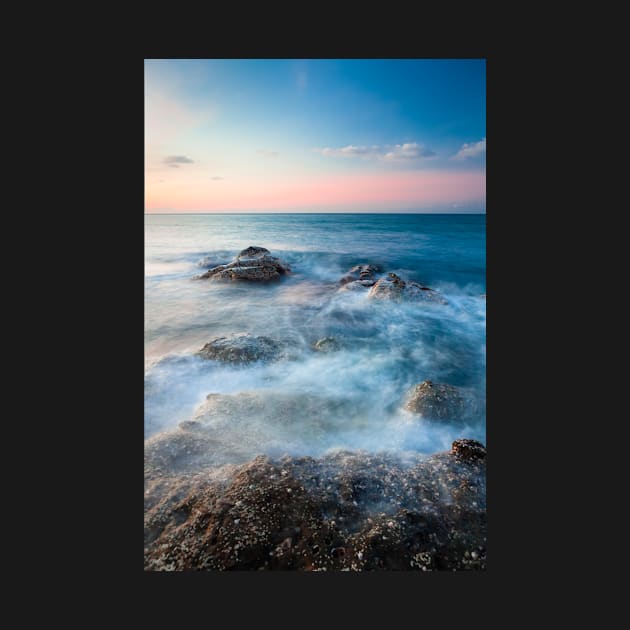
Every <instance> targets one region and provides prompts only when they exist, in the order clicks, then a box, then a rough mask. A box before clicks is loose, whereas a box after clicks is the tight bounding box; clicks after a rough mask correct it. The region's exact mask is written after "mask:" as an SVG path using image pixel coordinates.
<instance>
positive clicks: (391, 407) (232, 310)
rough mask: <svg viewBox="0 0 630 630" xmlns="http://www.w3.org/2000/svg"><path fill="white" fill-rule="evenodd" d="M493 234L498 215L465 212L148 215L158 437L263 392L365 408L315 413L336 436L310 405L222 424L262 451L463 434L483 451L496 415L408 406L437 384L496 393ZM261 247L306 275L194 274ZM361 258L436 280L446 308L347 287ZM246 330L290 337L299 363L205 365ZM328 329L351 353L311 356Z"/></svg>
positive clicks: (152, 399)
mask: <svg viewBox="0 0 630 630" xmlns="http://www.w3.org/2000/svg"><path fill="white" fill-rule="evenodd" d="M485 229H486V217H485V215H465V214H460V215H410V214H404V215H403V214H399V215H392V214H326V215H315V214H265V215H260V214H256V215H253V214H250V215H146V216H145V436H147V437H148V436H151V435H153V434H155V433H156V432H158V431H162V430H165V429H170V428H174V427H175V426H176V425H177V423H178V422H180V421H182V420H186V419H189V418H190V417H191V416H192V414H193V412H194V410H195V408H196V407H197V406H198V405H199V404H200V403H202V402H203V400H204V399H205V396H206V394H208V393H210V392H214V393H221V394H238V393H239V392H244V391H250V392H251V391H253V392H257V393H262V394H265V393H269V394H274V393H282V394H290V395H295V396H297V397H299V396H301V395H317V396H326V397H333V398H335V399H343V400H344V401H346V402H348V403H349V404H351V405H354V407H355V408H356V409H357V410H360V411H358V412H357V413H356V414H351V417H348V416H347V414H345V413H344V412H341V411H339V416H338V417H336V416H335V415H334V414H335V412H334V410H331V408H329V407H326V408H325V410H324V409H322V411H321V413H322V414H328V415H329V416H330V417H327V418H326V422H325V423H323V424H322V423H321V418H318V419H317V421H318V425H317V426H318V427H320V428H321V426H325V427H326V430H325V431H323V432H322V431H321V430H318V431H314V430H311V429H312V426H311V424H312V423H313V422H315V419H314V418H312V417H311V415H312V413H313V412H312V411H308V412H305V413H304V414H303V415H302V416H300V415H298V416H296V417H295V418H290V419H288V420H287V419H286V418H285V419H283V422H274V421H273V419H271V420H270V419H269V417H264V418H263V417H261V418H256V417H251V416H250V417H247V418H243V419H242V420H239V419H237V420H235V421H233V422H231V424H229V426H226V425H225V423H223V424H222V425H221V428H220V431H221V432H223V433H225V432H226V431H227V432H232V433H233V435H230V436H229V437H230V439H231V440H232V441H235V440H238V439H239V436H242V437H243V438H246V437H247V436H248V435H253V434H255V435H256V436H259V437H258V438H257V440H256V444H255V446H252V453H251V454H252V456H253V455H257V454H270V455H280V454H282V453H288V454H309V455H318V454H321V453H324V452H327V451H329V450H331V449H337V448H350V449H365V450H369V451H383V450H386V451H387V450H389V451H392V450H393V451H397V452H405V451H420V452H426V453H429V452H435V451H438V450H443V449H444V448H448V447H450V442H451V441H452V440H453V439H455V438H458V437H472V438H476V439H480V440H482V441H483V442H484V443H485V417H480V418H477V419H476V420H475V421H474V422H473V423H472V424H471V425H469V426H467V427H464V428H461V427H453V426H450V425H435V424H431V423H429V422H425V421H418V419H417V418H414V417H411V416H410V414H408V413H407V412H404V411H402V410H401V403H402V401H403V400H404V397H405V394H406V392H407V391H408V390H409V388H410V387H412V386H413V385H414V384H416V383H419V382H421V381H423V380H425V379H431V380H433V381H435V382H440V383H450V384H452V385H458V386H462V387H466V388H468V389H470V390H471V391H474V392H476V394H477V396H478V397H480V398H484V399H485V383H486V379H485V368H486V358H485V357H486V355H485V338H486V301H485V297H482V294H485V292H486V284H485V272H486V260H485ZM249 245H258V246H262V247H266V248H267V249H269V250H270V251H271V253H272V254H273V255H275V256H279V257H280V258H282V259H283V260H285V261H286V262H287V263H288V264H289V265H290V266H291V269H292V271H293V272H294V273H293V275H291V276H289V277H286V278H283V279H282V280H280V281H279V282H277V283H273V284H263V285H256V284H249V283H228V284H220V283H213V282H208V281H193V280H192V277H193V276H194V275H195V274H198V273H200V272H202V271H203V270H204V269H206V268H208V267H210V266H213V265H214V264H221V263H225V262H228V261H229V260H230V259H231V258H232V257H233V256H235V255H236V254H237V253H238V252H239V251H240V250H241V249H244V248H245V247H247V246H249ZM206 257H207V258H208V260H209V262H208V264H207V266H199V265H198V263H199V261H200V260H201V259H203V258H206ZM359 263H372V264H377V265H380V266H381V267H382V269H383V271H384V272H394V273H397V274H398V275H400V276H401V277H403V278H404V279H409V280H416V281H418V282H421V283H422V284H424V285H427V286H430V287H431V288H433V289H436V290H438V291H440V292H441V293H442V294H443V295H444V297H445V298H446V299H447V300H448V305H446V306H438V305H427V304H395V303H374V302H371V301H369V300H368V299H367V293H355V292H352V293H351V292H341V293H338V292H337V291H336V289H337V287H338V281H339V278H341V276H343V275H344V273H345V272H346V271H347V270H348V269H350V268H351V267H352V266H353V265H355V264H359ZM236 332H250V333H252V334H255V335H266V336H268V337H273V338H276V339H280V340H286V341H289V342H291V344H292V345H293V347H294V349H295V356H294V358H292V359H291V360H287V361H281V362H278V363H272V364H267V365H261V364H258V365H252V366H249V367H244V368H243V367H241V368H234V367H230V366H225V365H221V364H217V363H215V362H208V361H202V360H201V359H198V358H197V357H194V356H193V353H194V352H195V351H196V350H198V349H199V348H201V346H203V344H204V343H206V342H207V341H208V340H209V339H210V338H211V337H213V336H217V335H225V334H228V333H236ZM325 336H334V337H337V338H340V339H343V341H344V344H345V348H344V350H342V351H340V352H336V353H331V354H320V353H314V352H313V351H312V350H311V346H312V343H313V342H314V341H316V340H317V339H320V338H322V337H325ZM340 409H346V407H344V406H341V407H340ZM309 414H311V415H309ZM218 430H219V429H218Z"/></svg>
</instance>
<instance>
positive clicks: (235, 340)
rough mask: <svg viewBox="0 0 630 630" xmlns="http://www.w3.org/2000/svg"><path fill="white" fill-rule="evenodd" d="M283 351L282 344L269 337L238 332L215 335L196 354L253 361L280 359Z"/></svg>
mask: <svg viewBox="0 0 630 630" xmlns="http://www.w3.org/2000/svg"><path fill="white" fill-rule="evenodd" d="M281 353H282V346H281V345H280V344H279V343H278V342H276V341H274V340H273V339H270V338H269V337H255V336H253V335H250V334H249V333H236V334H232V335H229V336H227V337H214V338H213V339H211V340H210V341H209V342H208V343H206V344H205V345H204V347H203V348H201V350H199V351H198V352H197V353H196V354H197V355H198V356H200V357H202V358H204V359H213V360H215V361H225V362H228V363H251V362H252V361H271V360H274V359H278V358H279V357H280V355H281Z"/></svg>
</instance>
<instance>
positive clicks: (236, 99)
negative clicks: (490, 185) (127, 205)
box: [145, 59, 486, 212]
mask: <svg viewBox="0 0 630 630" xmlns="http://www.w3.org/2000/svg"><path fill="white" fill-rule="evenodd" d="M485 91H486V85H485V61H484V60H412V59H401V60H391V59H374V60H370V59H359V60H354V59H352V60H350V59H346V60H329V59H318V60H259V59H252V60H145V190H146V193H147V194H146V210H147V211H148V212H151V211H167V210H170V211H187V212H188V211H198V212H203V211H230V210H239V211H242V210H252V211H256V210H264V211H270V210H273V209H274V208H277V209H278V210H280V211H282V210H294V211H344V210H346V211H360V210H362V209H364V210H365V211H377V210H378V209H379V208H380V210H381V211H388V210H392V211H400V210H402V209H405V210H414V209H417V210H418V211H423V210H424V211H428V210H431V209H433V210H435V211H443V210H444V208H455V209H457V207H459V208H465V209H466V208H467V209H477V210H478V211H484V210H485V137H486V129H485V127H486V115H485V109H486V102H485ZM366 184H367V188H368V189H369V190H371V191H372V193H373V194H372V196H371V197H370V196H369V194H368V192H369V191H368V190H366ZM370 187H371V188H370ZM353 190H354V191H355V192H356V194H355V195H353V194H352V191H353ZM449 190H451V191H452V193H451V197H452V199H451V198H449ZM239 191H240V194H239Z"/></svg>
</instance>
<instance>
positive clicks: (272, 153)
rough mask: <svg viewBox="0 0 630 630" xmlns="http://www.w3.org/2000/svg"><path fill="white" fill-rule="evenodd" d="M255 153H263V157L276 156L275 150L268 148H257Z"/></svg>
mask: <svg viewBox="0 0 630 630" xmlns="http://www.w3.org/2000/svg"><path fill="white" fill-rule="evenodd" d="M256 153H259V154H260V155H264V156H265V157H270V158H274V157H278V152H277V151H269V150H268V149H258V151H256Z"/></svg>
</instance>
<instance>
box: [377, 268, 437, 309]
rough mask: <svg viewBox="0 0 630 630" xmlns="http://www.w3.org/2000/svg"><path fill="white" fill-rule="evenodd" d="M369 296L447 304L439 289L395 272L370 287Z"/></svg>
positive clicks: (396, 300) (382, 298) (398, 300)
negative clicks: (406, 279) (410, 279)
mask: <svg viewBox="0 0 630 630" xmlns="http://www.w3.org/2000/svg"><path fill="white" fill-rule="evenodd" d="M368 297H369V298H371V299H373V300H393V301H394V302H400V301H402V300H406V301H416V302H418V301H422V302H436V303H438V304H447V301H446V300H445V299H444V298H443V297H442V296H441V295H440V294H439V293H438V292H437V291H434V290H433V289H430V288H429V287H425V286H422V285H421V284H418V283H417V282H413V281H405V280H403V279H402V278H401V277H400V276H397V275H396V274H395V273H388V274H387V275H386V276H384V277H383V278H380V279H379V280H378V281H377V282H376V284H375V285H374V286H373V287H372V288H371V289H370V292H369V293H368Z"/></svg>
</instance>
